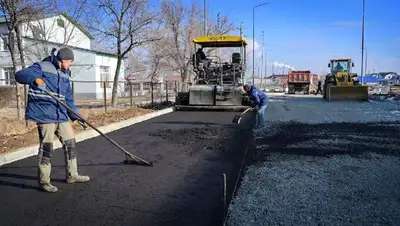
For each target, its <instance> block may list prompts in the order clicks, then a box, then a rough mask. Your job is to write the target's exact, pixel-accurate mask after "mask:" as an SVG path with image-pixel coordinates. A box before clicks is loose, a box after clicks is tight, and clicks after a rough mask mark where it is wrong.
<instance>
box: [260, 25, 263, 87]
mask: <svg viewBox="0 0 400 226" xmlns="http://www.w3.org/2000/svg"><path fill="white" fill-rule="evenodd" d="M261 34H262V53H261V59H262V61H261V85H260V87H262V85H263V73H262V71H263V68H264V31H262V32H261Z"/></svg>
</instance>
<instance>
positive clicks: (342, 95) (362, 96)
mask: <svg viewBox="0 0 400 226" xmlns="http://www.w3.org/2000/svg"><path fill="white" fill-rule="evenodd" d="M327 91H328V92H327V99H328V100H329V101H335V100H356V101H368V86H330V87H328V90H327Z"/></svg>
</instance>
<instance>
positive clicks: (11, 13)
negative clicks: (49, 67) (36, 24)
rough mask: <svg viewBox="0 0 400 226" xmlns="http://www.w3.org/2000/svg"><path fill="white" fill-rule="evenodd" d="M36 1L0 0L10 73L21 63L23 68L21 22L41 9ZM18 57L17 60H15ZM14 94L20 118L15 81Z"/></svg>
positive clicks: (18, 94)
mask: <svg viewBox="0 0 400 226" xmlns="http://www.w3.org/2000/svg"><path fill="white" fill-rule="evenodd" d="M37 3H38V1H29V0H25V1H22V0H1V1H0V8H1V11H2V13H3V16H4V19H5V22H6V24H7V29H8V43H7V46H8V49H9V51H10V56H11V62H12V65H13V67H12V68H13V69H12V70H13V71H12V73H13V74H15V73H16V68H17V66H18V65H21V67H22V68H25V66H26V65H25V54H24V50H23V46H22V36H21V24H22V23H23V22H26V21H27V20H28V19H29V18H31V17H33V16H35V15H36V14H37V13H38V12H40V11H41V10H43V7H41V5H40V4H37ZM15 44H16V45H17V49H18V53H19V54H18V56H16V51H15ZM17 57H18V58H19V62H18V60H17ZM16 95H17V108H18V118H22V113H21V94H20V89H19V85H18V84H17V83H16Z"/></svg>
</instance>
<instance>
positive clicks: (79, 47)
mask: <svg viewBox="0 0 400 226" xmlns="http://www.w3.org/2000/svg"><path fill="white" fill-rule="evenodd" d="M21 32H22V45H23V48H24V53H25V55H26V57H25V58H26V59H25V63H26V66H29V65H30V64H32V63H34V62H37V61H41V60H43V59H44V58H45V57H47V56H48V55H49V54H50V52H51V50H52V48H53V47H56V48H57V49H58V48H61V47H63V46H68V47H70V48H71V49H72V50H73V51H74V55H75V60H74V63H73V66H72V67H71V72H72V78H71V80H72V81H73V87H74V94H75V97H76V98H77V99H82V98H88V99H100V98H103V94H104V92H103V90H104V86H103V85H104V82H106V94H107V96H108V97H109V96H111V91H112V81H113V78H114V73H115V70H116V66H117V56H116V55H114V54H110V53H106V52H101V51H96V50H93V49H92V41H93V39H94V38H93V37H92V36H91V35H90V34H89V33H88V32H87V31H86V30H85V29H84V28H83V27H82V26H81V25H79V24H78V23H76V21H74V20H73V19H72V18H70V17H69V16H68V15H67V14H64V13H61V14H46V15H45V16H43V17H41V18H40V19H36V20H32V21H30V22H26V23H23V24H22V25H21ZM7 34H8V28H7V24H6V23H5V20H4V17H1V18H0V36H1V40H0V85H12V83H10V82H9V81H4V79H13V78H14V76H13V74H12V73H11V68H12V61H11V56H10V52H9V50H8V47H7V43H8V35H7ZM15 49H16V50H17V48H16V47H15ZM16 58H18V59H19V54H18V53H17V54H16ZM19 69H21V66H20V63H19V62H18V67H17V70H19ZM124 71H125V67H124V62H122V65H121V68H120V73H119V77H120V81H121V82H120V83H119V92H118V94H119V95H121V94H122V93H123V90H124V77H125V75H124ZM2 79H3V81H2Z"/></svg>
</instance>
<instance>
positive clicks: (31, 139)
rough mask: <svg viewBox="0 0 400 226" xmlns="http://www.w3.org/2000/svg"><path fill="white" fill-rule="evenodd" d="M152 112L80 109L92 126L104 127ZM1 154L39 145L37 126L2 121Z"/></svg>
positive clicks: (135, 109) (20, 121)
mask: <svg viewBox="0 0 400 226" xmlns="http://www.w3.org/2000/svg"><path fill="white" fill-rule="evenodd" d="M150 112H152V110H151V109H144V108H132V109H131V108H129V109H109V110H107V112H104V109H80V114H81V115H82V116H83V117H85V118H86V119H87V120H88V121H89V122H90V123H91V124H93V125H95V126H96V127H97V126H104V125H108V124H110V123H114V122H119V121H122V120H126V119H129V118H133V117H137V116H140V115H144V114H147V113H150ZM73 126H74V129H75V131H76V133H79V132H80V131H82V128H81V127H80V125H79V124H78V123H76V122H75V123H73ZM0 131H2V134H0V153H5V152H9V151H13V150H16V149H18V148H22V147H26V146H30V145H34V144H37V143H38V142H39V139H38V136H37V131H36V126H35V124H34V123H32V122H29V124H28V127H26V125H25V121H24V120H15V119H14V120H12V119H7V118H1V119H0Z"/></svg>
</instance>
